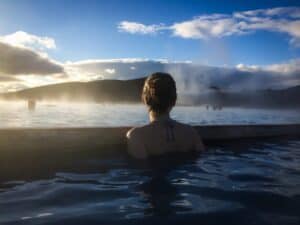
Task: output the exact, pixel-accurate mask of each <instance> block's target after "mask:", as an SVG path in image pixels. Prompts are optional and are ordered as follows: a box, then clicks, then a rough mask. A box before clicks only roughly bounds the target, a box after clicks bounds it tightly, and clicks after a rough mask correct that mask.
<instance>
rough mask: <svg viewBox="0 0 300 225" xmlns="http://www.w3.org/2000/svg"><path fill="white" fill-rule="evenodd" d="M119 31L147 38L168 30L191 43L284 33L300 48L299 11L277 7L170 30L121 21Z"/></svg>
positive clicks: (215, 16) (195, 20)
mask: <svg viewBox="0 0 300 225" xmlns="http://www.w3.org/2000/svg"><path fill="white" fill-rule="evenodd" d="M118 28H119V30H120V31H125V32H129V33H132V34H135V33H141V34H149V33H156V32H157V31H163V30H170V31H171V32H172V34H173V35H174V36H177V37H181V38H190V39H209V38H221V37H224V36H230V35H240V34H247V33H251V32H254V31H258V30H265V31H271V32H280V33H286V34H288V35H289V36H290V38H291V39H290V44H292V45H294V46H298V47H299V46H300V7H279V8H270V9H258V10H250V11H242V12H233V13H232V14H209V15H201V16H198V17H195V18H193V19H191V20H186V21H181V22H176V23H174V24H172V25H169V26H164V25H160V24H159V25H155V24H152V25H149V26H148V25H144V24H141V23H138V22H129V21H123V22H121V23H120V24H119V26H118Z"/></svg>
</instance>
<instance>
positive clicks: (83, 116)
mask: <svg viewBox="0 0 300 225" xmlns="http://www.w3.org/2000/svg"><path fill="white" fill-rule="evenodd" d="M171 115H172V117H173V118H174V119H176V120H178V121H181V122H184V123H188V124H192V125H209V124H213V125H216V124H218V125H222V124H285V123H289V124H293V123H300V115H299V111H297V110H265V109H244V108H223V109H222V110H213V109H212V108H209V109H208V110H207V109H206V108H205V107H202V106H189V107H187V106H176V107H175V108H174V109H173V111H172V113H171ZM146 123H148V115H147V109H146V107H145V106H143V105H141V104H95V103H66V102H59V103H57V102H37V105H36V108H35V110H34V111H30V110H28V106H27V102H25V101H19V102H5V101H2V102H0V128H7V127H111V126H113V127H116V126H137V125H143V124H146Z"/></svg>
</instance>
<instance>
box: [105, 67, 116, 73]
mask: <svg viewBox="0 0 300 225" xmlns="http://www.w3.org/2000/svg"><path fill="white" fill-rule="evenodd" d="M105 72H106V73H109V74H114V73H116V70H115V69H113V68H107V69H105Z"/></svg>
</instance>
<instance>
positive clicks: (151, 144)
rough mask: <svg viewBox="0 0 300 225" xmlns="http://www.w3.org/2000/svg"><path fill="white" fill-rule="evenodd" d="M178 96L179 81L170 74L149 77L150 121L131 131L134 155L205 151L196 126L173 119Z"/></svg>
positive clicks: (146, 93) (130, 147) (146, 95)
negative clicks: (172, 114) (176, 81)
mask: <svg viewBox="0 0 300 225" xmlns="http://www.w3.org/2000/svg"><path fill="white" fill-rule="evenodd" d="M176 99H177V93H176V84H175V81H174V79H173V78H172V76H171V75H170V74H168V73H154V74H152V75H150V76H149V77H148V78H147V79H146V81H145V84H144V87H143V93H142V100H143V102H144V103H145V104H146V105H147V107H148V111H149V118H150V123H149V124H147V125H145V126H142V127H135V128H132V129H131V130H129V131H128V132H127V142H128V152H129V154H130V155H132V156H133V157H135V158H141V159H142V158H147V157H148V156H154V155H161V154H164V153H171V152H188V151H203V150H204V145H203V143H202V140H201V138H200V136H199V134H198V133H197V131H196V130H195V129H194V128H193V127H192V126H189V125H187V124H183V123H179V122H177V121H175V120H173V119H171V118H170V111H171V110H172V108H173V107H174V106H175V104H176Z"/></svg>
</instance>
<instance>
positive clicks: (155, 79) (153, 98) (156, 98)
mask: <svg viewBox="0 0 300 225" xmlns="http://www.w3.org/2000/svg"><path fill="white" fill-rule="evenodd" d="M176 99H177V93H176V84H175V81H174V79H173V77H172V76H171V75H170V74H168V73H161V72H157V73H153V74H151V75H150V76H149V77H148V78H147V79H146V81H145V83H144V88H143V93H142V101H143V102H144V103H145V104H146V105H147V106H148V108H149V111H153V112H155V113H158V114H161V113H165V112H167V110H168V109H169V108H170V107H173V106H174V105H175V103H176Z"/></svg>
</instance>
